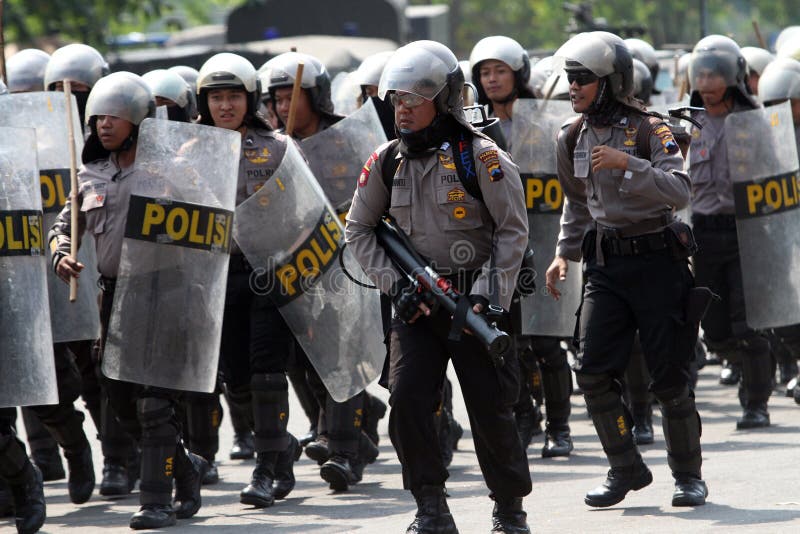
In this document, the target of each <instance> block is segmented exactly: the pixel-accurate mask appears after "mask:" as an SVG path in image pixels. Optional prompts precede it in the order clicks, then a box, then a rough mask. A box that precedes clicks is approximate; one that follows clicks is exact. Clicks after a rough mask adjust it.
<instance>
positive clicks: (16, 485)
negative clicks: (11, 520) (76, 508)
mask: <svg viewBox="0 0 800 534" xmlns="http://www.w3.org/2000/svg"><path fill="white" fill-rule="evenodd" d="M8 483H9V486H10V487H11V495H12V496H13V498H14V511H15V513H14V516H15V522H16V525H17V532H18V533H20V534H28V533H33V532H38V531H39V529H41V528H42V525H44V520H45V518H46V517H47V512H46V505H45V502H44V481H43V480H42V473H41V472H40V471H39V468H38V467H36V466H35V465H33V464H32V463H29V464H28V465H27V466H26V467H25V469H24V470H23V472H22V473H20V474H19V475H18V476H17V477H15V478H13V479H9V480H8Z"/></svg>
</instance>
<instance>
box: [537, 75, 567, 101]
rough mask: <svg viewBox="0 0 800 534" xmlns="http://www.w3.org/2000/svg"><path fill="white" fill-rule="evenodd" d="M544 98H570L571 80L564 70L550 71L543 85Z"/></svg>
mask: <svg viewBox="0 0 800 534" xmlns="http://www.w3.org/2000/svg"><path fill="white" fill-rule="evenodd" d="M541 91H542V98H548V99H550V100H569V80H567V75H566V73H565V72H564V71H563V70H558V71H550V75H549V76H548V77H547V80H545V82H544V83H543V84H542V87H541Z"/></svg>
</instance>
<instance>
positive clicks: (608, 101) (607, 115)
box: [584, 78, 623, 128]
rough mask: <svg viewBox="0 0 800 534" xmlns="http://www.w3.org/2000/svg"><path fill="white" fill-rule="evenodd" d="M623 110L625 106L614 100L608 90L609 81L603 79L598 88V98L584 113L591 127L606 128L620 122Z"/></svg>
mask: <svg viewBox="0 0 800 534" xmlns="http://www.w3.org/2000/svg"><path fill="white" fill-rule="evenodd" d="M622 109H623V105H622V104H621V103H620V102H619V101H618V100H617V99H616V98H614V95H612V94H611V90H610V89H609V88H608V79H607V78H602V79H601V80H600V84H599V85H598V87H597V96H595V97H594V101H593V102H592V103H591V105H590V106H589V109H587V110H586V111H585V112H584V116H585V117H586V122H587V123H589V124H590V125H592V126H597V127H600V128H604V127H606V126H610V125H611V124H614V123H615V122H617V121H618V120H619V114H620V111H621V110H622Z"/></svg>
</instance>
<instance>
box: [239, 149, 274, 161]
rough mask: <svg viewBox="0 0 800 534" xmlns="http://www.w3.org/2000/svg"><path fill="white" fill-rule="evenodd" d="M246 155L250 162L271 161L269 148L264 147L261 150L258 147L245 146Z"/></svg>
mask: <svg viewBox="0 0 800 534" xmlns="http://www.w3.org/2000/svg"><path fill="white" fill-rule="evenodd" d="M244 157H245V158H246V159H247V161H249V162H250V163H266V162H268V161H269V149H268V148H267V147H264V148H262V149H261V151H260V152H259V150H258V149H257V148H245V149H244Z"/></svg>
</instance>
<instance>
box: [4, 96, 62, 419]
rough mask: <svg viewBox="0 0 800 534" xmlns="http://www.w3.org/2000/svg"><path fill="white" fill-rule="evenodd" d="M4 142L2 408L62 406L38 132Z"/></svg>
mask: <svg viewBox="0 0 800 534" xmlns="http://www.w3.org/2000/svg"><path fill="white" fill-rule="evenodd" d="M3 98H9V97H3ZM0 139H2V142H0V273H2V276H0V346H2V347H3V348H2V350H0V407H2V408H5V407H11V406H36V405H40V404H57V403H58V387H57V383H56V369H55V360H54V357H53V336H52V333H51V330H50V309H49V306H48V303H47V278H46V276H47V275H46V274H45V273H46V271H47V270H48V262H47V256H45V252H44V251H45V239H46V233H47V231H46V230H45V228H44V223H43V220H42V197H41V195H40V193H39V169H38V168H37V166H36V132H35V130H33V129H32V128H6V127H0Z"/></svg>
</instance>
